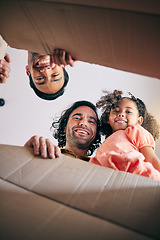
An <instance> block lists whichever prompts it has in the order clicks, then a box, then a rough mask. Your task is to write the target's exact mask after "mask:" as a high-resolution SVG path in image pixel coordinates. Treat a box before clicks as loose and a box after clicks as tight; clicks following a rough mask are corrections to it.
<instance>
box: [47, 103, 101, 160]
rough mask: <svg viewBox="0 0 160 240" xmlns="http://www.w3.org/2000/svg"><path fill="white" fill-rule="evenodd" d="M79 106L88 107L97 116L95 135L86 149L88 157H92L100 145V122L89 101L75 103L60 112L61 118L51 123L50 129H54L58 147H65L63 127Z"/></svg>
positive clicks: (94, 107) (94, 108)
mask: <svg viewBox="0 0 160 240" xmlns="http://www.w3.org/2000/svg"><path fill="white" fill-rule="evenodd" d="M81 106H87V107H90V108H91V109H92V110H93V111H94V112H95V114H96V116H97V133H96V136H95V139H94V140H93V142H92V143H91V145H90V146H89V148H88V156H90V155H92V153H93V152H94V150H95V149H96V148H98V147H99V146H100V144H101V136H100V133H99V132H100V121H99V118H98V114H97V109H96V106H95V105H94V104H93V103H91V102H89V101H84V100H83V101H77V102H75V103H74V104H73V105H72V106H71V107H70V108H68V109H66V110H65V111H63V112H62V114H61V117H60V118H58V119H55V120H54V121H53V123H52V127H53V128H54V132H53V137H54V138H55V139H57V140H58V146H59V147H62V148H63V147H64V146H65V145H66V133H65V131H64V130H65V127H66V126H67V122H68V119H69V116H70V114H71V113H72V112H73V111H74V110H75V109H76V108H78V107H81Z"/></svg>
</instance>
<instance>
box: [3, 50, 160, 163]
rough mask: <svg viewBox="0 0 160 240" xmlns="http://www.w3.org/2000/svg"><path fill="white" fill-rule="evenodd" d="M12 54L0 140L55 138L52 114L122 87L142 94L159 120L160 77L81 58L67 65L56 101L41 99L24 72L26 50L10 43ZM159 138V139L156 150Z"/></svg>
mask: <svg viewBox="0 0 160 240" xmlns="http://www.w3.org/2000/svg"><path fill="white" fill-rule="evenodd" d="M7 52H8V53H9V54H10V57H11V69H12V70H11V73H10V77H9V79H8V80H7V82H6V84H3V85H2V84H1V85H0V98H4V99H5V102H6V103H5V105H4V106H3V107H0V123H1V124H0V143H2V144H11V145H20V146H23V145H24V143H25V142H26V141H27V140H28V139H29V138H30V137H31V136H33V135H35V134H37V135H39V136H40V135H42V136H44V137H49V138H50V139H52V141H53V142H54V143H56V141H55V140H54V139H53V138H52V132H51V131H50V126H51V124H52V118H54V117H55V116H56V115H57V116H59V114H60V113H61V112H62V111H63V110H64V109H66V108H67V107H69V106H70V105H71V104H72V103H73V102H74V101H77V100H82V99H83V100H89V101H91V102H93V103H94V104H95V103H96V101H97V100H98V99H99V98H100V96H101V95H102V90H103V89H107V90H114V89H119V90H122V91H124V93H125V94H127V92H129V91H130V92H131V93H132V94H133V95H135V96H136V97H139V98H141V99H142V100H143V101H144V102H145V103H146V105H147V107H148V110H149V112H151V113H152V114H153V115H154V116H155V117H156V119H157V121H158V123H159V124H160V108H159V105H158V104H159V102H160V95H159V92H160V80H158V79H156V78H149V77H145V76H141V75H137V74H132V73H127V72H123V71H118V70H114V69H111V68H107V67H103V66H99V65H94V64H88V63H83V62H78V63H77V65H76V66H75V67H74V68H71V67H70V66H68V67H66V69H67V71H68V73H69V75H70V81H69V84H68V87H67V88H66V91H65V94H64V95H63V96H62V97H60V98H58V99H57V100H55V101H51V102H47V101H45V100H42V99H39V98H38V97H37V96H36V95H35V94H34V93H33V91H32V89H31V88H30V87H29V81H28V77H27V75H26V73H25V65H26V64H27V52H26V51H24V50H17V49H13V48H10V47H8V48H7ZM159 143H160V140H158V141H157V142H156V153H157V154H158V156H159V158H160V150H159V149H158V146H159Z"/></svg>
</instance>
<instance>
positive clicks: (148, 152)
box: [139, 147, 160, 172]
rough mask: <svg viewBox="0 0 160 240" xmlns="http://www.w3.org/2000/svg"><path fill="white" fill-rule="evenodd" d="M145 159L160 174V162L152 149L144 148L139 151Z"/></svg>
mask: <svg viewBox="0 0 160 240" xmlns="http://www.w3.org/2000/svg"><path fill="white" fill-rule="evenodd" d="M139 151H140V152H141V153H142V154H143V155H144V157H145V162H150V163H151V164H152V165H153V167H154V168H155V169H157V170H158V171H159V172H160V160H159V158H158V157H157V156H156V154H155V152H154V150H153V148H152V147H143V148H141V149H140V150H139Z"/></svg>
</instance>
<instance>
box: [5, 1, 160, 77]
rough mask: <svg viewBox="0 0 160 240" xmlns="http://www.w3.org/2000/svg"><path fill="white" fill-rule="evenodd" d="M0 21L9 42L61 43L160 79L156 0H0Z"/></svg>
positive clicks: (29, 45) (83, 55) (159, 6)
mask: <svg viewBox="0 0 160 240" xmlns="http://www.w3.org/2000/svg"><path fill="white" fill-rule="evenodd" d="M144 5H145V6H144ZM0 23H1V35H2V37H3V38H4V40H5V41H6V42H7V43H8V44H9V45H10V46H11V47H14V48H20V49H27V50H30V51H33V52H39V53H51V52H52V51H53V49H54V48H61V49H65V50H66V51H68V52H69V53H70V54H71V55H72V56H73V57H74V58H76V59H79V60H81V61H85V62H89V63H95V64H100V65H104V66H107V67H111V68H115V69H119V70H124V71H127V72H133V73H137V74H142V75H146V76H151V77H156V78H160V68H159V55H160V44H159V42H160V33H159V29H160V3H159V2H158V1H157V0H154V1H151V0H147V1H145V4H144V2H143V1H138V0H137V1H133V2H132V3H131V1H129V2H128V1H125V0H123V1H112V2H111V1H91V0H88V1H80V0H77V1H73V0H71V1H69V0H68V1H67V0H64V1H62V0H61V1H51V0H50V1H42V0H41V1H38V0H35V1H25V0H21V1H16V0H12V1H11V0H2V1H1V8H0Z"/></svg>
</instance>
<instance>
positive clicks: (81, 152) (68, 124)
mask: <svg viewBox="0 0 160 240" xmlns="http://www.w3.org/2000/svg"><path fill="white" fill-rule="evenodd" d="M52 127H53V128H54V133H53V136H54V137H55V139H57V140H58V146H55V145H54V144H53V143H52V142H51V141H50V140H49V139H45V138H43V137H38V136H33V137H32V138H31V139H30V140H29V141H27V143H26V144H25V145H24V146H25V147H32V148H34V153H35V155H41V157H43V158H47V157H49V158H55V157H59V156H60V155H61V152H62V153H65V154H69V155H73V156H74V157H77V158H80V159H83V160H86V161H89V157H88V156H90V155H92V153H93V152H94V150H95V149H96V148H98V147H99V145H100V143H101V137H100V134H99V119H98V115H97V110H96V107H95V106H94V105H93V104H92V103H91V102H88V101H78V102H75V103H74V104H73V105H72V106H71V107H70V108H68V109H67V110H65V111H64V112H63V113H62V115H61V117H60V118H59V119H56V120H54V122H53V123H52ZM60 148H61V149H60Z"/></svg>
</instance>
